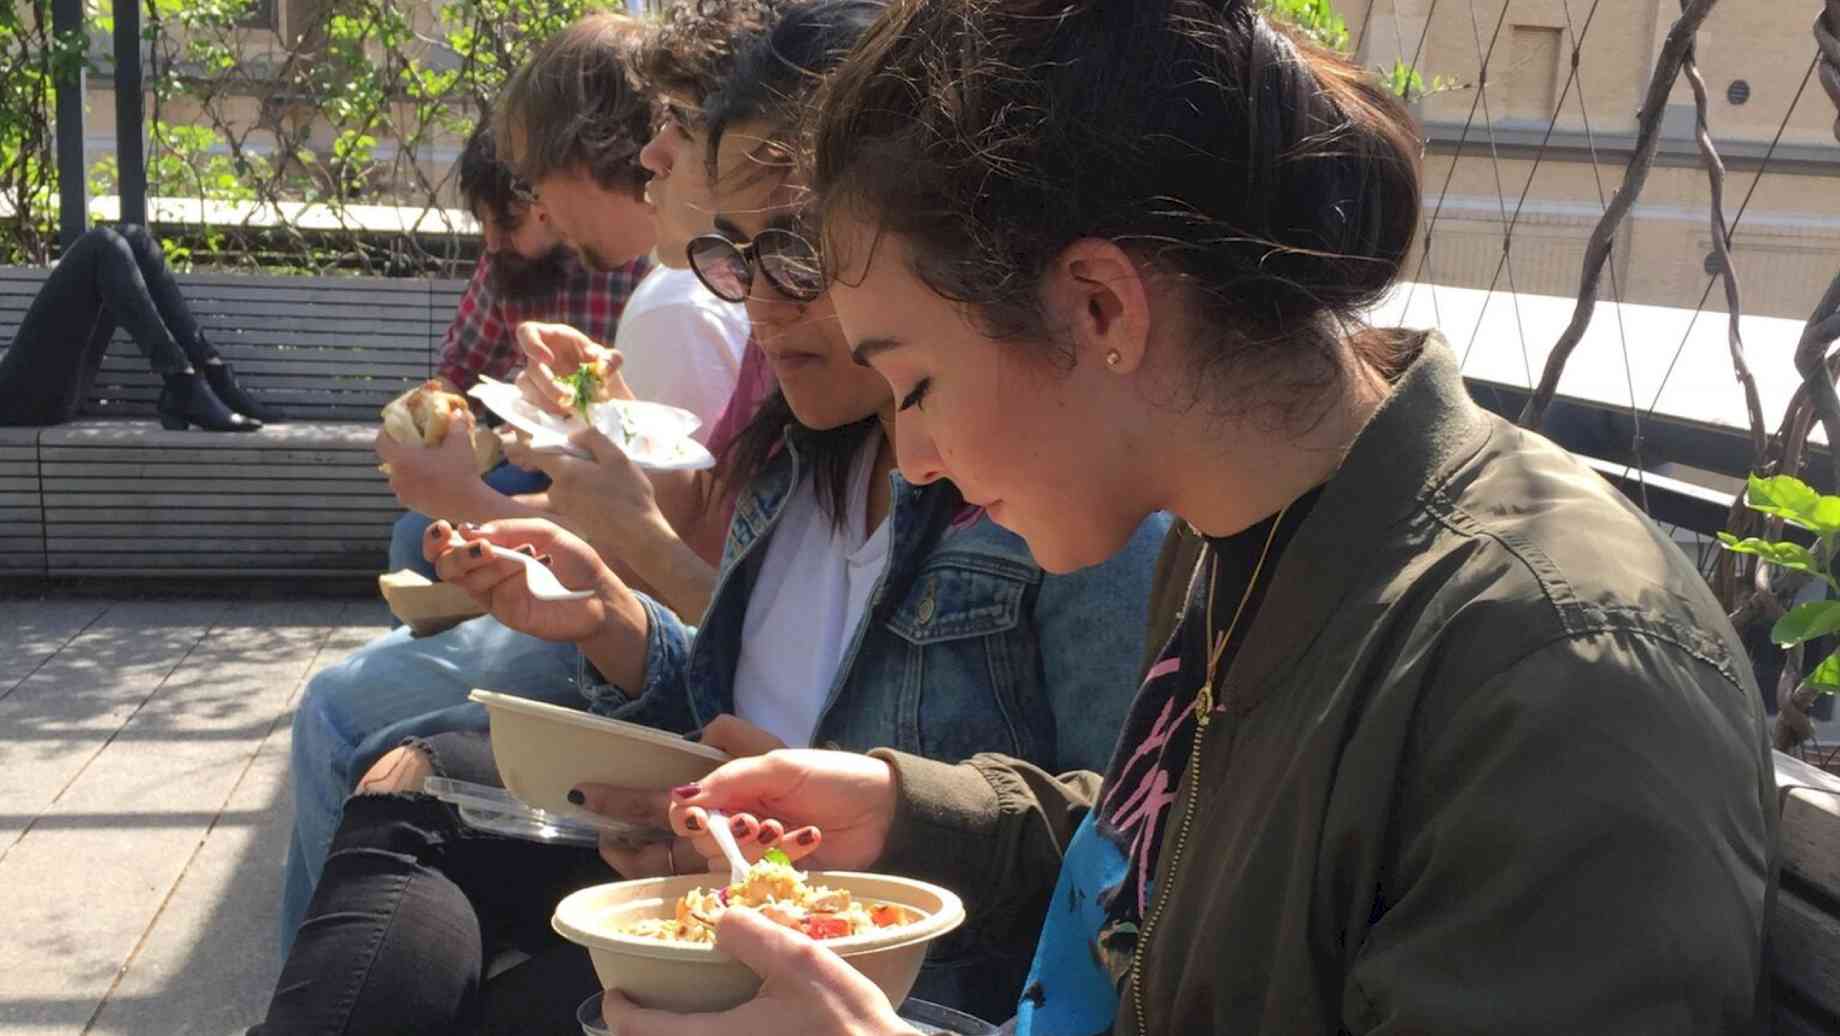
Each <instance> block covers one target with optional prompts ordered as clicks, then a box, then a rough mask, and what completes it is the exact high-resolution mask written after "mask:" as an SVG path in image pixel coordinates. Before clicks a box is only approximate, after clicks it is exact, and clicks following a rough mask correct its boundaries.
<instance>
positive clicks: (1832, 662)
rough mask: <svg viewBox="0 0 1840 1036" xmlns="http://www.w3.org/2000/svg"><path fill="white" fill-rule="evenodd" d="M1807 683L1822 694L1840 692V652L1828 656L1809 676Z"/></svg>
mask: <svg viewBox="0 0 1840 1036" xmlns="http://www.w3.org/2000/svg"><path fill="white" fill-rule="evenodd" d="M1805 682H1806V683H1807V684H1808V686H1810V687H1818V688H1820V690H1821V693H1822V694H1832V693H1834V692H1835V691H1840V651H1836V652H1834V653H1833V654H1831V655H1828V656H1827V658H1826V659H1825V660H1823V661H1822V662H1821V664H1820V665H1818V666H1815V667H1814V672H1812V673H1809V674H1808V679H1807V680H1806V681H1805Z"/></svg>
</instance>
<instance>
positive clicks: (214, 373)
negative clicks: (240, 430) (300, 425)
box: [203, 363, 281, 421]
mask: <svg viewBox="0 0 1840 1036" xmlns="http://www.w3.org/2000/svg"><path fill="white" fill-rule="evenodd" d="M203 370H204V379H205V380H206V381H208V382H210V384H211V391H212V392H215V393H217V398H218V399H221V400H223V401H224V405H225V406H228V407H229V408H230V409H232V410H234V411H236V412H237V413H239V414H242V415H243V416H245V417H252V418H255V419H256V420H257V421H279V420H281V411H279V410H276V409H275V408H274V407H272V406H269V405H268V404H267V403H264V402H262V401H260V400H258V399H256V397H254V396H252V395H250V394H249V390H248V389H246V388H244V387H243V386H241V385H239V384H237V382H236V371H234V370H232V369H231V368H230V365H229V364H227V363H207V364H204V365H203Z"/></svg>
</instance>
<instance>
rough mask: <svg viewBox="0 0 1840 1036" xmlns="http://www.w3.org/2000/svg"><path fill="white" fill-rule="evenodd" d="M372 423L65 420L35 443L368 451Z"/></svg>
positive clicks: (214, 448)
mask: <svg viewBox="0 0 1840 1036" xmlns="http://www.w3.org/2000/svg"><path fill="white" fill-rule="evenodd" d="M376 435H377V427H376V425H375V424H370V425H363V426H360V425H353V424H347V423H342V422H337V421H322V422H313V421H287V422H284V423H282V424H276V425H269V426H268V427H266V428H263V429H262V430H261V431H257V432H238V433H234V434H232V433H216V432H196V431H190V432H169V431H166V430H164V429H161V428H158V427H148V426H146V425H139V424H124V423H122V422H119V421H97V420H89V421H71V422H70V423H68V424H61V425H58V426H56V427H54V428H46V429H44V430H43V433H42V434H41V436H40V438H39V445H40V446H41V447H52V446H92V445H93V446H111V447H117V448H120V447H132V448H135V449H159V450H165V449H191V450H247V449H265V448H267V446H269V445H271V444H273V445H280V446H287V447H290V448H302V447H310V448H313V449H350V450H363V451H365V452H367V453H368V452H370V448H371V440H372V439H374V438H376Z"/></svg>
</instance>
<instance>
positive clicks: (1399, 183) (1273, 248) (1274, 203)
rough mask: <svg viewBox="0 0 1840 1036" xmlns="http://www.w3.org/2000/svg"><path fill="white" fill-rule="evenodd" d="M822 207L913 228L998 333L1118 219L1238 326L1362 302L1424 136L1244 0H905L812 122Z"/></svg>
mask: <svg viewBox="0 0 1840 1036" xmlns="http://www.w3.org/2000/svg"><path fill="white" fill-rule="evenodd" d="M813 143H814V148H813V161H814V186H815V187H816V189H817V191H818V193H819V195H820V197H821V198H822V199H823V202H824V204H825V206H826V207H827V209H829V210H831V211H835V210H836V209H837V208H838V207H840V206H853V207H860V211H862V212H863V213H865V214H867V215H869V216H871V218H875V219H879V220H880V221H881V223H882V225H883V227H884V228H885V229H886V230H888V231H891V232H894V233H897V234H900V235H902V236H903V237H905V238H906V239H907V243H908V244H909V246H910V250H911V252H912V254H913V255H914V257H915V264H916V266H917V268H918V272H919V274H920V275H921V276H922V277H923V278H925V279H926V280H927V282H928V284H929V285H930V286H931V287H933V289H934V290H936V291H938V292H940V293H941V294H943V295H946V296H948V297H951V298H955V299H959V300H961V301H965V302H969V303H972V304H974V305H975V306H976V307H977V308H978V312H979V313H980V314H981V315H983V316H984V317H985V318H986V319H987V320H988V321H989V323H990V327H991V330H992V332H993V333H997V334H1006V333H1030V332H1036V331H1039V330H1040V327H1041V321H1040V313H1039V303H1038V300H1037V298H1036V291H1037V287H1036V286H1037V285H1038V283H1039V276H1040V274H1041V273H1042V271H1043V270H1045V269H1046V268H1047V267H1048V265H1049V264H1050V263H1051V262H1052V261H1053V260H1054V259H1055V257H1056V256H1058V255H1059V254H1060V252H1061V251H1062V250H1063V249H1064V248H1065V247H1066V246H1067V245H1068V244H1070V243H1071V242H1073V241H1074V240H1077V239H1079V238H1082V237H1104V238H1108V239H1111V240H1115V241H1117V242H1119V243H1121V244H1123V245H1125V246H1126V247H1129V248H1131V249H1133V250H1134V251H1136V252H1137V253H1138V254H1140V255H1142V256H1144V257H1145V258H1146V259H1149V260H1151V261H1153V262H1156V263H1158V264H1161V265H1163V266H1164V267H1165V268H1168V269H1172V270H1175V271H1178V272H1180V273H1181V274H1183V275H1185V276H1186V278H1187V280H1188V281H1189V283H1190V284H1192V285H1193V286H1194V288H1195V289H1196V295H1197V298H1198V299H1199V300H1200V304H1201V305H1202V306H1204V307H1205V308H1206V309H1207V310H1208V312H1207V313H1206V314H1204V315H1205V316H1206V317H1208V318H1210V319H1212V320H1214V321H1215V322H1216V323H1218V324H1220V325H1221V326H1223V327H1230V328H1235V329H1238V330H1240V331H1241V332H1243V333H1242V334H1240V335H1237V336H1236V337H1252V336H1255V335H1259V334H1264V333H1267V332H1271V331H1280V332H1285V331H1288V330H1289V329H1291V328H1294V327H1296V326H1298V325H1299V324H1300V323H1303V322H1312V323H1313V322H1315V321H1316V319H1317V318H1319V317H1322V316H1324V315H1336V316H1349V317H1351V316H1354V315H1355V314H1356V313H1357V312H1358V311H1359V310H1360V309H1362V308H1363V307H1364V306H1366V305H1367V304H1368V303H1370V302H1371V301H1373V300H1374V299H1375V298H1376V297H1377V296H1378V295H1379V294H1380V293H1381V292H1383V291H1384V290H1385V289H1386V288H1387V287H1388V286H1389V285H1390V284H1391V283H1392V281H1393V280H1394V278H1395V277H1396V276H1397V275H1398V272H1399V269H1400V266H1401V264H1402V263H1403V262H1404V259H1405V256H1406V254H1407V252H1408V250H1409V249H1410V247H1411V243H1412V237H1413V233H1414V229H1415V227H1416V225H1417V220H1418V213H1419V178H1418V141H1417V138H1416V135H1415V133H1414V132H1413V130H1412V128H1411V123H1410V120H1409V118H1408V116H1407V114H1406V112H1405V110H1404V108H1403V106H1402V105H1401V104H1400V102H1399V101H1398V99H1397V98H1395V97H1393V96H1392V95H1391V94H1390V93H1388V92H1387V91H1386V90H1384V89H1383V88H1382V87H1381V85H1380V84H1379V83H1378V82H1377V81H1375V79H1374V78H1373V77H1372V75H1371V74H1370V73H1368V72H1367V71H1365V70H1363V69H1361V68H1360V67H1358V66H1357V65H1355V64H1353V63H1352V62H1350V61H1348V60H1347V59H1346V58H1343V57H1341V56H1339V55H1337V54H1334V53H1331V52H1328V51H1325V50H1323V49H1321V48H1318V47H1315V46H1313V45H1311V44H1309V43H1308V42H1305V41H1303V40H1301V39H1300V38H1298V37H1297V36H1295V35H1293V34H1292V33H1290V32H1289V31H1288V30H1285V29H1283V28H1279V27H1274V26H1273V25H1272V24H1271V23H1269V22H1267V21H1266V20H1265V19H1264V18H1263V17H1262V16H1261V15H1259V14H1258V13H1257V12H1256V11H1255V10H1253V9H1252V5H1251V4H1250V3H1248V2H1245V0H1213V2H1204V0H1128V2H1124V0H1119V2H1112V0H1089V2H1083V3H1071V2H1053V0H900V2H898V3H895V4H894V5H892V7H891V10H890V12H889V14H888V15H887V16H886V17H884V18H883V19H882V20H881V21H880V22H879V23H878V24H877V26H876V27H875V28H874V29H873V30H871V32H870V33H869V35H868V37H867V38H866V39H865V40H864V42H863V45H862V46H861V48H859V50H858V51H857V53H856V55H855V56H854V58H853V60H851V61H850V62H849V63H847V64H846V65H845V66H844V67H843V68H841V69H840V70H839V71H838V72H837V74H836V75H835V76H834V77H833V79H832V81H831V83H830V84H829V86H828V88H827V91H826V96H825V98H824V101H823V105H822V109H821V111H820V113H819V116H818V118H817V120H816V123H815V126H814V140H813Z"/></svg>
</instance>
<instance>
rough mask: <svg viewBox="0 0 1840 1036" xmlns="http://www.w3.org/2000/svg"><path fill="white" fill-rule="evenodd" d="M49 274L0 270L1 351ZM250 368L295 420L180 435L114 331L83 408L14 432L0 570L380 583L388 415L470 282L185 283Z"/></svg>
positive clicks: (215, 278) (388, 516)
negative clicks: (381, 449) (380, 456)
mask: <svg viewBox="0 0 1840 1036" xmlns="http://www.w3.org/2000/svg"><path fill="white" fill-rule="evenodd" d="M46 274H47V271H45V270H42V269H28V268H0V348H4V347H5V345H6V344H7V343H10V342H11V341H12V340H13V337H14V334H15V332H16V330H17V328H18V325H19V322H20V320H21V319H22V318H23V317H24V315H25V311H26V307H27V306H29V305H30V304H31V301H32V298H33V296H34V295H35V294H36V293H37V290H38V286H39V285H40V284H41V283H42V282H43V281H44V279H45V277H46ZM179 283H180V286H181V288H182V290H183V291H184V292H185V297H186V300H187V302H189V303H190V304H191V307H192V311H193V313H194V314H195V315H196V316H197V317H198V320H199V323H200V324H201V325H202V326H203V328H204V331H205V335H206V336H207V337H208V338H209V339H210V340H211V342H212V344H214V345H216V346H217V348H218V350H219V351H220V352H222V353H223V355H224V358H225V359H226V360H227V361H229V362H230V363H231V364H232V365H233V366H234V367H235V368H236V372H237V377H238V379H239V380H240V381H242V382H243V384H245V385H247V386H248V387H249V388H251V389H252V390H253V391H255V392H256V393H257V394H259V395H260V396H261V397H262V399H264V400H265V401H271V402H273V403H274V404H275V405H276V406H278V407H280V408H282V409H283V410H284V411H285V412H286V414H287V417H288V419H287V420H286V421H284V422H280V423H278V424H274V425H271V426H269V427H266V428H263V429H262V430H261V431H259V432H254V433H215V432H200V431H196V430H192V431H184V432H169V431H165V430H163V429H161V428H160V426H159V422H158V420H157V419H156V418H155V416H154V403H155V400H156V399H157V398H158V396H159V391H160V382H159V379H158V378H157V377H156V376H154V375H153V374H152V373H150V372H149V371H148V370H147V365H146V362H145V360H144V359H143V358H142V356H141V353H140V350H139V349H138V348H136V347H135V345H134V343H133V342H132V341H130V340H128V339H127V338H126V337H125V336H123V335H120V334H117V336H116V339H115V341H114V342H112V343H111V344H110V346H109V351H108V353H107V356H106V358H105V359H104V361H103V365H102V371H101V373H100V374H99V375H98V377H97V379H96V384H95V387H94V389H93V391H92V392H91V393H90V395H89V397H88V399H87V400H86V401H85V403H84V408H83V412H82V415H81V417H80V418H79V419H78V420H76V421H73V422H71V423H69V424H64V425H59V426H56V427H52V428H42V429H41V428H0V572H11V573H15V574H20V573H24V574H35V575H48V576H57V577H68V576H104V575H107V576H123V575H132V576H157V575H189V576H200V575H239V576H289V577H299V576H340V577H350V576H371V575H375V574H376V573H377V572H379V571H381V570H382V568H383V566H384V563H385V558H386V551H387V548H388V545H389V531H390V524H391V522H392V521H393V520H394V519H395V517H396V515H397V514H398V513H399V511H400V508H399V507H398V505H397V503H396V500H395V498H394V497H393V496H392V495H391V493H390V489H389V485H388V483H387V482H386V481H385V479H384V477H383V475H382V474H381V473H379V472H378V471H377V459H376V456H375V454H374V453H373V452H372V450H371V445H370V444H371V440H372V439H373V438H374V437H375V435H376V431H377V413H378V411H379V410H380V409H381V408H382V407H383V405H384V404H385V403H387V402H388V401H389V400H390V399H392V398H393V397H395V396H396V395H397V394H399V393H401V392H402V391H403V390H405V389H407V388H410V387H412V386H414V385H415V384H417V383H419V382H421V381H422V380H424V379H426V378H427V377H428V376H429V375H430V374H431V373H432V372H433V370H434V366H435V362H436V357H437V354H438V352H439V350H440V346H441V340H442V337H443V335H444V333H445V332H446V329H447V326H448V324H449V323H450V322H451V321H452V319H453V314H454V310H455V308H456V307H457V306H458V304H459V299H460V294H461V292H462V290H463V289H464V288H465V282H463V281H457V280H385V279H381V278H322V277H284V276H243V275H227V274H208V275H205V274H200V275H184V276H181V277H180V278H179Z"/></svg>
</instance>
